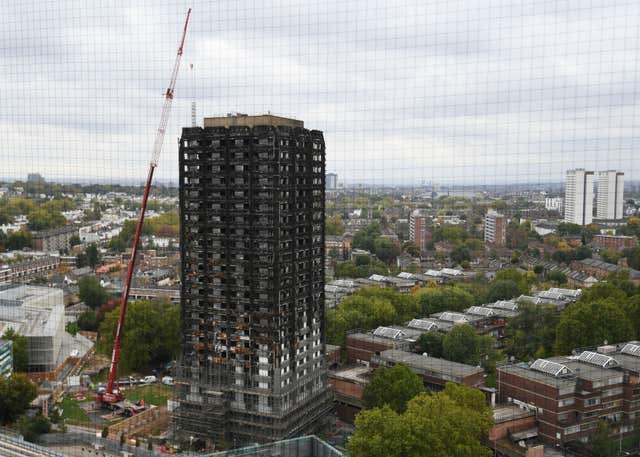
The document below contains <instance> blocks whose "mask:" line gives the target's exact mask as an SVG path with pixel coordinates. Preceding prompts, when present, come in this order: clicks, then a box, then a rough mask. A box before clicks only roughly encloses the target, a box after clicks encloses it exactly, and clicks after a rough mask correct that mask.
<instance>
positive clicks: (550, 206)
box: [544, 197, 564, 213]
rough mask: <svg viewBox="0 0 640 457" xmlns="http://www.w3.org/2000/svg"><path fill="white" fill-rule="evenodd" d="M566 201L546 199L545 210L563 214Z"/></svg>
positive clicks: (554, 198) (559, 198) (557, 198)
mask: <svg viewBox="0 0 640 457" xmlns="http://www.w3.org/2000/svg"><path fill="white" fill-rule="evenodd" d="M563 203H564V199H563V198H562V197H546V198H545V199H544V209H546V210H549V211H557V212H559V213H562V207H563Z"/></svg>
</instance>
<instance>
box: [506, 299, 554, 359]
mask: <svg viewBox="0 0 640 457" xmlns="http://www.w3.org/2000/svg"><path fill="white" fill-rule="evenodd" d="M559 318H560V317H559V315H558V313H557V312H556V309H555V306H550V305H534V304H533V303H530V302H523V303H519V304H518V315H517V316H515V317H512V318H510V319H508V321H507V326H506V327H505V338H504V346H505V352H506V354H507V355H509V356H513V357H515V358H516V359H518V360H530V359H532V358H540V357H539V356H540V355H542V357H545V356H546V355H551V354H552V353H553V344H554V342H555V338H556V326H557V325H558V320H559ZM540 348H542V351H540ZM536 352H537V356H536Z"/></svg>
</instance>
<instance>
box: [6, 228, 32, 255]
mask: <svg viewBox="0 0 640 457" xmlns="http://www.w3.org/2000/svg"><path fill="white" fill-rule="evenodd" d="M31 239H32V237H31V232H30V231H28V230H18V231H16V232H11V234H9V236H8V237H7V249H8V250H9V251H14V250H15V251H19V250H21V249H24V248H30V247H31Z"/></svg>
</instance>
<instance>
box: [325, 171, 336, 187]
mask: <svg viewBox="0 0 640 457" xmlns="http://www.w3.org/2000/svg"><path fill="white" fill-rule="evenodd" d="M326 180H327V182H326V185H327V190H336V189H337V188H338V175H337V174H336V173H327V176H326Z"/></svg>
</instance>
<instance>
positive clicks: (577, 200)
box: [564, 168, 594, 225]
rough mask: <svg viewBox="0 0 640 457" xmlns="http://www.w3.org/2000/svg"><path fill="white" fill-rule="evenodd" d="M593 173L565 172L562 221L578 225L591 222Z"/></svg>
mask: <svg viewBox="0 0 640 457" xmlns="http://www.w3.org/2000/svg"><path fill="white" fill-rule="evenodd" d="M593 178H594V173H593V171H586V170H584V169H583V168H577V169H575V170H567V176H566V182H565V197H564V221H565V222H569V223H572V224H578V225H589V224H591V223H592V222H593Z"/></svg>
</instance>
